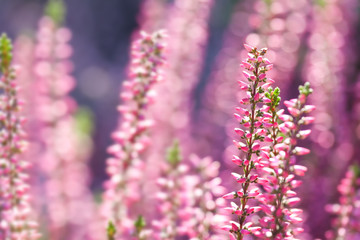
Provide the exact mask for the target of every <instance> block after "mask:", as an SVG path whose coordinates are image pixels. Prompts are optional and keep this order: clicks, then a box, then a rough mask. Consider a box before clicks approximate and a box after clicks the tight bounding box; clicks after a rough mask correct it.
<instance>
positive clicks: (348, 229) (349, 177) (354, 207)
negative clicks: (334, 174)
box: [326, 165, 360, 240]
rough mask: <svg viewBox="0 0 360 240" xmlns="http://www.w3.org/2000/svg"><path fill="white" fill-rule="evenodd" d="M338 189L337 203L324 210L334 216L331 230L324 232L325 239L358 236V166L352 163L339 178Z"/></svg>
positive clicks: (359, 207) (359, 183)
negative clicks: (342, 177) (340, 178)
mask: <svg viewBox="0 0 360 240" xmlns="http://www.w3.org/2000/svg"><path fill="white" fill-rule="evenodd" d="M338 191H339V193H340V198H339V203H337V204H333V205H328V206H327V207H326V210H327V211H328V212H330V213H332V214H334V215H336V218H335V219H334V220H333V221H332V228H333V229H332V230H329V231H328V232H327V233H326V238H327V239H336V240H338V239H357V238H359V237H360V221H359V219H360V168H359V166H358V165H353V166H351V167H349V169H348V170H347V172H346V174H345V177H344V179H342V180H341V182H340V184H339V186H338Z"/></svg>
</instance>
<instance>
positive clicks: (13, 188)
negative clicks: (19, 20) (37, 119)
mask: <svg viewBox="0 0 360 240" xmlns="http://www.w3.org/2000/svg"><path fill="white" fill-rule="evenodd" d="M11 62H12V44H11V41H10V40H9V38H8V37H7V36H6V35H2V36H1V38H0V71H1V79H0V89H1V94H0V143H1V148H0V186H1V189H0V239H3V240H12V239H22V240H34V239H39V237H40V234H39V233H38V231H37V228H38V225H37V223H36V222H35V221H33V220H32V219H31V212H32V210H31V206H30V202H29V200H30V195H29V189H30V186H29V185H28V184H27V181H28V178H29V176H28V175H27V174H26V169H27V168H28V167H29V165H30V163H29V162H27V161H24V160H22V159H20V158H19V154H20V153H22V152H23V151H24V150H25V148H26V142H25V141H24V135H25V133H24V131H23V130H22V125H23V122H24V119H23V118H22V117H21V116H20V115H19V111H20V109H21V103H20V101H19V99H18V87H17V81H16V74H15V69H14V68H13V66H12V65H11Z"/></svg>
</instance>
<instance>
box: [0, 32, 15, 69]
mask: <svg viewBox="0 0 360 240" xmlns="http://www.w3.org/2000/svg"><path fill="white" fill-rule="evenodd" d="M12 49H13V46H12V43H11V40H10V38H8V36H7V35H6V34H5V33H3V34H2V35H1V37H0V61H1V62H0V67H1V71H2V72H3V73H4V72H7V71H8V70H9V68H10V64H11V61H12V57H13V55H12Z"/></svg>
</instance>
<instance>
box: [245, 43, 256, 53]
mask: <svg viewBox="0 0 360 240" xmlns="http://www.w3.org/2000/svg"><path fill="white" fill-rule="evenodd" d="M244 47H245V49H246V51H248V52H252V51H253V50H254V47H252V46H250V45H248V44H244Z"/></svg>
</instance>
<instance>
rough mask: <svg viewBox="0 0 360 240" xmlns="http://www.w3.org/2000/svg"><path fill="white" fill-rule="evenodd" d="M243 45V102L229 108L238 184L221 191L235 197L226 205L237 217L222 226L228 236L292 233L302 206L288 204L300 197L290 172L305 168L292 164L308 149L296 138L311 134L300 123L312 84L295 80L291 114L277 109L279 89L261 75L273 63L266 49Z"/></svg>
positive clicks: (290, 235)
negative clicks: (235, 123) (256, 217)
mask: <svg viewBox="0 0 360 240" xmlns="http://www.w3.org/2000/svg"><path fill="white" fill-rule="evenodd" d="M245 48H246V50H247V51H248V52H249V54H248V58H247V60H246V61H243V62H242V64H241V66H242V67H244V68H245V69H246V70H247V71H244V72H243V73H244V76H245V78H246V81H242V80H239V84H240V88H241V89H242V90H243V91H245V92H246V97H245V98H243V99H242V100H240V103H241V104H243V105H245V107H238V108H236V110H237V112H238V113H235V114H234V115H235V118H236V119H237V120H238V122H239V123H240V124H241V125H242V128H235V132H236V133H237V134H238V135H239V136H240V138H241V139H242V141H241V142H239V141H236V140H235V141H234V143H235V145H236V146H237V148H238V149H239V150H240V151H241V153H242V154H241V155H240V156H236V155H234V156H233V159H232V161H233V162H234V163H235V164H236V165H238V166H239V167H240V168H241V169H242V172H241V174H239V173H236V172H234V173H232V175H233V177H234V178H235V179H236V181H237V182H238V183H240V184H241V187H240V190H239V191H235V192H231V193H229V194H226V195H224V196H223V198H225V199H238V202H239V203H237V202H232V203H231V207H229V208H226V209H227V210H228V211H229V212H230V213H232V214H234V215H235V216H236V218H237V221H230V224H231V225H228V226H226V227H225V229H228V230H229V232H230V236H231V238H233V239H243V238H244V236H245V235H248V234H253V235H255V236H257V237H258V238H264V239H268V238H271V239H283V238H293V237H294V236H295V235H296V234H297V233H299V232H302V230H301V228H295V227H293V226H294V225H295V224H296V223H299V222H301V221H302V219H301V217H300V216H299V215H300V214H301V212H302V211H301V210H300V209H296V208H292V206H293V205H295V204H296V203H297V202H299V200H300V199H299V198H298V197H296V192H295V191H293V189H294V188H296V187H298V186H299V185H300V184H301V182H300V181H298V180H294V177H295V176H294V174H296V175H300V176H303V175H304V172H305V171H306V170H307V169H306V167H304V166H301V165H295V163H296V159H295V157H294V156H295V155H304V154H307V153H309V150H308V149H306V148H303V147H298V146H297V140H298V139H304V138H306V137H307V136H308V135H309V134H310V131H309V130H301V129H300V128H301V126H302V125H307V124H310V123H312V122H313V120H314V118H313V117H308V116H304V115H305V114H306V113H309V112H311V111H312V110H314V106H312V105H305V101H306V98H307V97H308V95H309V94H311V93H312V89H311V88H310V85H309V84H308V83H306V84H305V85H304V86H300V87H299V92H300V93H299V97H298V98H297V99H292V100H290V101H285V105H286V106H287V108H288V111H289V113H290V115H286V114H284V110H280V109H278V106H279V104H280V101H281V98H280V89H279V88H275V89H273V88H272V87H271V86H270V85H271V84H272V83H273V82H274V81H273V80H272V79H269V78H268V77H267V76H266V72H267V71H269V70H271V69H272V64H270V62H269V60H268V59H266V58H265V54H266V51H267V49H260V50H258V49H257V48H255V47H251V46H249V45H245ZM249 72H250V73H249ZM260 104H261V105H262V107H260ZM267 142H268V143H270V145H269V144H267ZM259 174H260V176H259ZM259 187H261V188H259ZM261 189H264V191H263V192H262V191H261ZM254 200H255V201H254ZM250 201H253V203H252V205H250V204H251V203H250ZM260 210H262V212H264V214H265V216H263V217H261V218H260V220H259V223H256V222H253V221H251V218H250V217H249V216H250V215H251V214H253V213H256V212H259V211H260Z"/></svg>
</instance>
